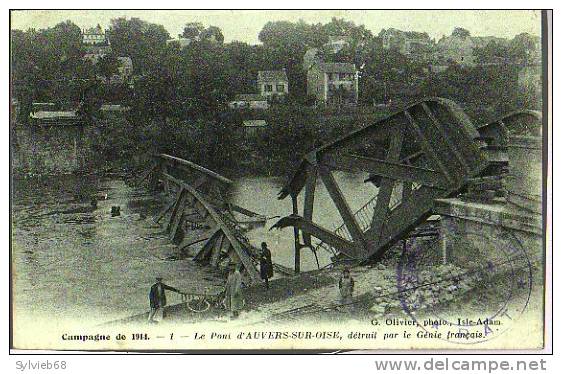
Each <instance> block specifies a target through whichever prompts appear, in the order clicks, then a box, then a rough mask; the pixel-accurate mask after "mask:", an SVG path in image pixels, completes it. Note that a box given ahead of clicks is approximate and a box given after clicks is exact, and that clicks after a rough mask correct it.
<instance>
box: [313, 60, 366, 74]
mask: <svg viewBox="0 0 562 374" xmlns="http://www.w3.org/2000/svg"><path fill="white" fill-rule="evenodd" d="M317 65H318V68H319V69H320V70H321V71H323V72H324V73H356V72H357V69H356V68H355V65H354V64H352V63H349V62H321V63H319V64H317Z"/></svg>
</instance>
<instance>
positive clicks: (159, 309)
mask: <svg viewBox="0 0 562 374" xmlns="http://www.w3.org/2000/svg"><path fill="white" fill-rule="evenodd" d="M166 290H168V291H172V292H177V293H179V294H181V295H184V293H183V292H181V291H180V290H178V289H177V288H174V287H171V286H168V285H167V284H164V283H162V277H156V283H154V284H153V285H152V287H150V294H149V296H148V298H149V299H150V313H149V314H148V322H149V323H156V322H160V321H162V320H163V319H164V307H165V306H166Z"/></svg>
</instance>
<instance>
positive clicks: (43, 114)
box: [31, 110, 77, 119]
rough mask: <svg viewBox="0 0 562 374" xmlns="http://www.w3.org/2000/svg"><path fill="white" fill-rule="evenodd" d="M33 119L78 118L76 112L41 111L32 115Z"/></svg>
mask: <svg viewBox="0 0 562 374" xmlns="http://www.w3.org/2000/svg"><path fill="white" fill-rule="evenodd" d="M31 118H34V119H54V118H77V115H76V111H74V110H70V111H46V110H40V111H37V112H34V113H31Z"/></svg>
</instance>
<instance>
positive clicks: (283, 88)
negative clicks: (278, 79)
mask: <svg viewBox="0 0 562 374" xmlns="http://www.w3.org/2000/svg"><path fill="white" fill-rule="evenodd" d="M275 90H276V91H277V92H285V85H284V84H278V85H277V87H275Z"/></svg>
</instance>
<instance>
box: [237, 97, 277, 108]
mask: <svg viewBox="0 0 562 374" xmlns="http://www.w3.org/2000/svg"><path fill="white" fill-rule="evenodd" d="M228 106H229V108H231V109H267V108H269V103H268V102H267V99H266V98H265V97H264V96H262V95H260V94H238V95H236V96H234V100H232V101H231V102H229V103H228Z"/></svg>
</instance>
